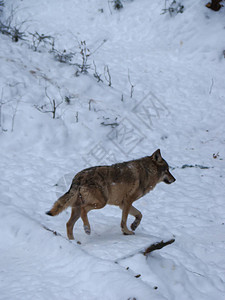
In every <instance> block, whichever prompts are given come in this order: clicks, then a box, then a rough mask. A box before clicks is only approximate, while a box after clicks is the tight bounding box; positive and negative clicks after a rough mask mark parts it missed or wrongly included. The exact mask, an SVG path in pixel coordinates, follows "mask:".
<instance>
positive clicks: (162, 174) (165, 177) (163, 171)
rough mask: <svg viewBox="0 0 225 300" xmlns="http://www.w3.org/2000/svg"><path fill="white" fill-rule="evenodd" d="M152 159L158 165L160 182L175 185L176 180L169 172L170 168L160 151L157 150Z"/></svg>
mask: <svg viewBox="0 0 225 300" xmlns="http://www.w3.org/2000/svg"><path fill="white" fill-rule="evenodd" d="M152 159H153V161H154V162H155V163H156V165H157V169H158V174H159V182H161V181H163V182H165V183H167V184H170V183H173V182H174V181H176V179H175V178H174V177H173V175H172V174H171V173H170V171H169V166H168V164H167V162H166V161H165V159H163V158H162V155H161V152H160V149H158V150H156V151H155V152H154V153H153V154H152Z"/></svg>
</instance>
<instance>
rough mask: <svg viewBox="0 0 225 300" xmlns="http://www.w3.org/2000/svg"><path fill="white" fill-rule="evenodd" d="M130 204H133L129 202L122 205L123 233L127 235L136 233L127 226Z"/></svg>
mask: <svg viewBox="0 0 225 300" xmlns="http://www.w3.org/2000/svg"><path fill="white" fill-rule="evenodd" d="M130 206H131V204H128V203H123V205H122V206H120V208H121V209H122V220H121V230H122V232H123V234H125V235H132V234H134V232H133V231H131V230H129V229H128V228H127V217H128V213H129V210H130Z"/></svg>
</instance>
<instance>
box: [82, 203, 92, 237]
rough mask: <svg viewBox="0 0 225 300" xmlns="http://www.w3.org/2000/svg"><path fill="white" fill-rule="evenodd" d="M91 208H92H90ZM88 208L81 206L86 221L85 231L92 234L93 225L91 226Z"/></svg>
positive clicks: (83, 218) (83, 219)
mask: <svg viewBox="0 0 225 300" xmlns="http://www.w3.org/2000/svg"><path fill="white" fill-rule="evenodd" d="M89 210H90V209H89ZM89 210H88V208H87V207H85V208H84V207H82V208H81V219H82V221H83V223H84V231H85V233H86V234H88V235H89V234H91V226H90V223H89V221H88V216H87V213H88V211H89Z"/></svg>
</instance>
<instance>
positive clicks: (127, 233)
mask: <svg viewBox="0 0 225 300" xmlns="http://www.w3.org/2000/svg"><path fill="white" fill-rule="evenodd" d="M123 234H124V235H134V234H135V233H134V232H133V231H130V230H124V231H123Z"/></svg>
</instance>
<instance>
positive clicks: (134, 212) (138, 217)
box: [129, 205, 142, 230]
mask: <svg viewBox="0 0 225 300" xmlns="http://www.w3.org/2000/svg"><path fill="white" fill-rule="evenodd" d="M129 214H130V215H132V216H134V217H135V220H134V222H133V223H132V224H131V226H130V228H131V229H132V230H135V229H136V228H137V227H138V225H139V224H140V222H141V219H142V214H141V212H140V211H139V210H138V209H137V208H135V207H134V206H133V205H131V208H130V211H129Z"/></svg>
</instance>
